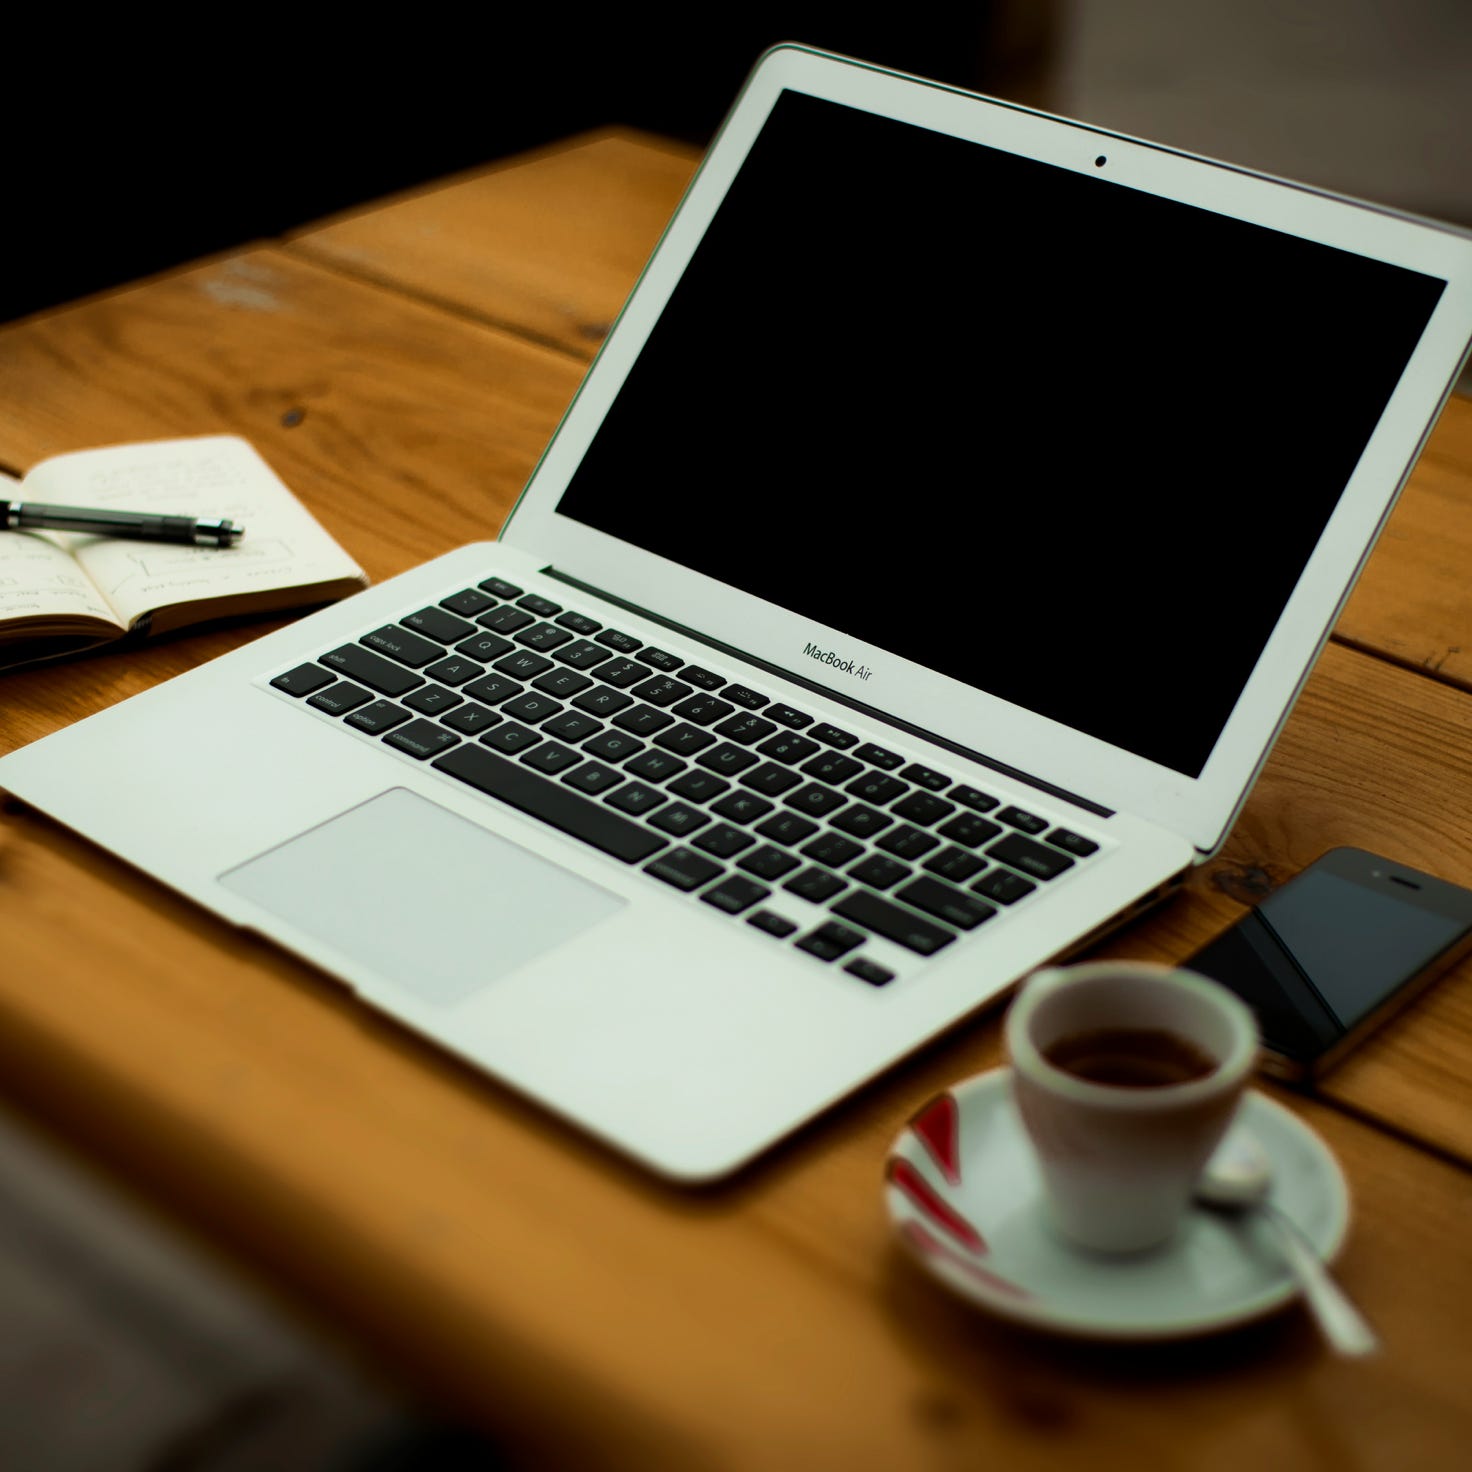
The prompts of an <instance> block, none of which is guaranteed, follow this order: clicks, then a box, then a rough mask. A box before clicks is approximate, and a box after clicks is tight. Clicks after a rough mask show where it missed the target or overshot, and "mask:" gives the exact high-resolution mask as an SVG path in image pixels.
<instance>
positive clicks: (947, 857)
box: [921, 845, 986, 884]
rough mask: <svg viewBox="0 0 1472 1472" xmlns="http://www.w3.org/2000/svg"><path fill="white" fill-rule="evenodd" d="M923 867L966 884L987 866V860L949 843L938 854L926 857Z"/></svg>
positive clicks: (955, 881)
mask: <svg viewBox="0 0 1472 1472" xmlns="http://www.w3.org/2000/svg"><path fill="white" fill-rule="evenodd" d="M921 867H922V868H923V869H925V870H926V871H927V872H929V873H931V874H939V875H940V877H941V878H942V879H950V880H952V881H953V882H954V883H956V884H964V883H965V882H966V880H968V879H972V878H974V877H975V876H976V875H977V874H980V873H981V871H982V870H983V869H985V868H986V861H985V860H984V859H978V858H977V857H976V855H975V854H973V853H968V852H967V851H966V850H965V849H964V848H956V847H955V846H954V845H947V846H946V847H945V848H943V849H942V850H941V851H940V852H939V853H938V854H932V855H931V856H930V857H929V858H928V859H926V861H925V862H924V864H922V865H921Z"/></svg>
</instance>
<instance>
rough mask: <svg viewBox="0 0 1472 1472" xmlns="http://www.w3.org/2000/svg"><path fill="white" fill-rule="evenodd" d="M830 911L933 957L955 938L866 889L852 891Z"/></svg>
mask: <svg viewBox="0 0 1472 1472" xmlns="http://www.w3.org/2000/svg"><path fill="white" fill-rule="evenodd" d="M833 913H834V914H835V915H841V916H842V917H843V918H844V919H845V920H852V921H853V922H854V924H855V925H862V926H863V927H864V928H865V929H866V930H872V931H873V932H874V933H875V934H876V935H882V936H883V937H884V938H885V939H886V940H892V941H893V942H894V943H895V944H896V945H901V946H904V947H905V948H906V949H907V950H911V951H916V952H918V953H919V954H920V955H922V956H933V955H934V954H935V953H936V952H937V951H938V950H940V948H941V947H942V946H948V945H950V943H951V942H952V941H953V940H955V938H956V937H955V934H954V933H953V932H952V931H949V930H944V929H942V928H941V927H940V926H939V925H932V924H931V923H930V921H929V920H922V919H921V918H920V916H919V915H916V914H915V913H913V912H912V911H910V910H906V909H902V908H901V907H900V906H899V905H892V904H890V902H889V901H888V900H882V899H880V898H879V896H878V895H877V894H870V893H868V891H867V890H855V891H854V893H853V894H851V895H849V896H848V897H847V898H846V899H841V900H839V902H838V903H837V904H836V905H834V906H833Z"/></svg>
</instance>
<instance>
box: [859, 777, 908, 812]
mask: <svg viewBox="0 0 1472 1472" xmlns="http://www.w3.org/2000/svg"><path fill="white" fill-rule="evenodd" d="M843 790H844V791H845V792H848V793H852V794H853V796H854V797H857V798H860V799H862V800H863V801H864V802H869V803H873V804H874V805H875V806H876V807H881V808H882V807H883V806H884V805H885V804H886V803H891V802H894V801H896V800H897V799H899V798H901V797H903V796H904V795H905V794H906V793H907V792H908V791H909V790H910V787H909V784H908V783H906V782H901V781H900V779H899V778H898V777H886V776H885V775H884V773H883V772H860V773H859V775H858V776H857V777H855V778H854V780H853V781H852V782H850V783H849V784H848V786H847V787H845V788H844V789H843Z"/></svg>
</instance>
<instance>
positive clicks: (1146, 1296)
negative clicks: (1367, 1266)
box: [885, 1068, 1349, 1340]
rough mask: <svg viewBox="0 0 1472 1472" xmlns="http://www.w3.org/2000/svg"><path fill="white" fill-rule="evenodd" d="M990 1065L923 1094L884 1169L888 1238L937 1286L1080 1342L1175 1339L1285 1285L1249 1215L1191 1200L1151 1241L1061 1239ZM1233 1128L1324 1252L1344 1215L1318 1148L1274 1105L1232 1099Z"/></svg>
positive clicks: (1333, 1246)
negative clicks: (933, 1094)
mask: <svg viewBox="0 0 1472 1472" xmlns="http://www.w3.org/2000/svg"><path fill="white" fill-rule="evenodd" d="M1009 1072H1010V1070H1008V1069H1006V1068H996V1069H993V1070H991V1071H990V1072H988V1073H983V1074H979V1075H978V1076H977V1077H975V1078H972V1079H967V1080H966V1081H965V1082H964V1083H961V1084H958V1085H957V1086H956V1087H955V1088H954V1089H952V1090H950V1091H948V1092H947V1093H944V1094H941V1095H939V1096H938V1097H937V1098H935V1099H932V1100H931V1101H930V1103H929V1104H927V1105H926V1106H925V1108H924V1109H922V1110H921V1111H920V1113H919V1114H917V1115H916V1116H915V1118H914V1119H912V1120H911V1121H910V1123H909V1125H908V1126H907V1127H906V1128H905V1129H904V1130H903V1131H902V1132H901V1134H900V1136H899V1138H898V1139H897V1140H896V1141H895V1142H894V1145H893V1146H892V1147H891V1149H890V1153H889V1158H888V1162H887V1165H886V1169H885V1200H886V1204H887V1205H888V1208H889V1215H890V1220H891V1222H892V1224H893V1226H894V1229H895V1232H896V1234H897V1236H898V1237H899V1240H900V1242H901V1243H902V1244H903V1245H904V1247H905V1248H906V1249H907V1250H908V1252H909V1253H910V1255H911V1256H912V1257H913V1258H914V1259H915V1260H916V1261H917V1262H919V1264H920V1265H921V1266H922V1267H923V1268H924V1269H925V1270H926V1271H927V1272H929V1273H930V1274H931V1275H932V1276H933V1277H935V1278H937V1279H939V1280H940V1281H941V1282H942V1283H944V1284H945V1285H946V1287H948V1288H950V1289H952V1290H954V1291H955V1292H956V1293H959V1294H960V1295H961V1296H962V1297H963V1298H966V1299H969V1300H970V1301H971V1302H973V1303H975V1304H978V1305H979V1306H981V1307H982V1308H985V1309H987V1310H989V1311H990V1312H992V1313H995V1314H999V1315H1001V1316H1002V1317H1004V1318H1008V1319H1012V1320H1015V1321H1017V1322H1019V1323H1024V1324H1029V1325H1032V1326H1033V1327H1035V1328H1039V1329H1047V1330H1052V1331H1055V1332H1057V1333H1061V1334H1069V1335H1074V1336H1079V1337H1083V1338H1090V1339H1132V1340H1148V1339H1176V1338H1184V1337H1187V1336H1190V1335H1197V1334H1207V1333H1212V1332H1214V1331H1216V1330H1219V1329H1226V1328H1230V1327H1231V1326H1233V1325H1236V1324H1243V1323H1246V1322H1247V1321H1248V1320H1250V1319H1256V1318H1260V1317H1261V1316H1262V1315H1264V1314H1268V1313H1271V1312H1273V1311H1274V1310H1275V1309H1278V1308H1281V1307H1282V1306H1283V1305H1284V1304H1286V1303H1289V1302H1290V1301H1292V1300H1293V1299H1294V1298H1295V1297H1296V1296H1297V1294H1298V1285H1297V1283H1296V1282H1295V1280H1294V1279H1293V1277H1292V1275H1291V1274H1290V1273H1289V1272H1288V1270H1287V1268H1286V1267H1285V1266H1284V1261H1283V1256H1282V1252H1281V1249H1279V1248H1278V1247H1277V1245H1276V1241H1275V1234H1274V1232H1273V1230H1272V1229H1271V1228H1270V1227H1269V1226H1268V1225H1267V1224H1266V1223H1265V1222H1264V1221H1262V1220H1261V1218H1260V1217H1259V1216H1256V1215H1253V1214H1248V1215H1247V1216H1243V1217H1230V1216H1224V1215H1221V1214H1219V1213H1216V1212H1211V1211H1207V1210H1205V1209H1204V1208H1194V1209H1192V1211H1191V1212H1190V1213H1189V1215H1188V1216H1187V1218H1186V1220H1185V1221H1184V1222H1183V1223H1182V1225H1181V1228H1180V1230H1179V1231H1178V1232H1177V1233H1176V1236H1175V1237H1174V1238H1173V1239H1172V1241H1171V1242H1169V1243H1168V1244H1167V1245H1166V1246H1164V1247H1161V1248H1157V1249H1155V1250H1153V1251H1151V1252H1147V1253H1140V1254H1132V1255H1129V1256H1122V1257H1114V1256H1108V1255H1103V1254H1095V1253H1090V1252H1085V1251H1083V1250H1081V1249H1078V1248H1075V1247H1070V1246H1068V1245H1067V1244H1066V1243H1065V1242H1064V1241H1063V1240H1062V1239H1061V1238H1060V1237H1058V1236H1057V1235H1056V1233H1055V1232H1054V1231H1053V1228H1052V1227H1051V1226H1050V1224H1049V1223H1048V1221H1047V1220H1046V1217H1045V1215H1044V1207H1043V1203H1042V1200H1041V1194H1040V1191H1041V1188H1040V1183H1039V1179H1038V1172H1037V1166H1036V1164H1035V1162H1034V1159H1033V1155H1032V1149H1031V1146H1030V1145H1029V1144H1028V1141H1027V1137H1026V1136H1025V1135H1024V1134H1023V1131H1022V1126H1021V1124H1020V1122H1019V1120H1018V1117H1017V1112H1016V1109H1015V1107H1014V1106H1013V1103H1012V1090H1011V1083H1010V1079H1009ZM1233 1128H1234V1129H1236V1128H1247V1129H1250V1130H1251V1131H1252V1133H1253V1134H1254V1135H1256V1136H1257V1138H1258V1140H1259V1141H1260V1143H1261V1144H1262V1146H1263V1148H1264V1149H1265V1150H1266V1151H1267V1153H1268V1156H1269V1157H1270V1159H1271V1160H1272V1163H1273V1172H1274V1176H1273V1190H1272V1196H1271V1200H1272V1202H1273V1204H1274V1205H1275V1206H1276V1207H1278V1208H1279V1210H1281V1211H1283V1212H1285V1213H1286V1214H1287V1215H1288V1216H1289V1217H1290V1218H1291V1219H1292V1220H1293V1221H1294V1222H1296V1223H1297V1224H1298V1226H1299V1227H1300V1228H1301V1229H1302V1231H1303V1233H1304V1234H1305V1236H1306V1237H1307V1238H1308V1240H1309V1241H1310V1242H1311V1243H1312V1244H1313V1246H1314V1247H1315V1249H1316V1250H1317V1251H1318V1253H1319V1254H1320V1256H1322V1257H1323V1258H1324V1259H1325V1260H1326V1261H1329V1260H1332V1258H1333V1257H1334V1255H1335V1254H1336V1253H1337V1252H1338V1251H1339V1248H1340V1246H1341V1244H1342V1243H1343V1241H1344V1236H1345V1232H1346V1230H1347V1228H1348V1225H1349V1191H1348V1188H1347V1186H1346V1185H1345V1180H1344V1175H1343V1173H1342V1172H1341V1171H1340V1169H1339V1165H1338V1163H1337V1162H1336V1161H1335V1159H1334V1156H1333V1155H1332V1154H1331V1153H1330V1151H1329V1148H1328V1146H1326V1145H1325V1144H1324V1142H1323V1141H1322V1140H1321V1139H1320V1138H1319V1137H1318V1135H1316V1134H1315V1133H1314V1132H1313V1131H1312V1130H1311V1129H1309V1128H1308V1126H1307V1125H1305V1124H1303V1123H1302V1122H1301V1121H1300V1120H1299V1119H1298V1118H1297V1117H1296V1116H1295V1115H1293V1114H1290V1113H1289V1112H1288V1110H1286V1109H1284V1108H1283V1107H1282V1106H1281V1105H1279V1104H1275V1103H1274V1102H1273V1101H1272V1100H1271V1099H1268V1098H1266V1097H1265V1096H1264V1095H1262V1094H1259V1093H1253V1092H1249V1093H1248V1094H1247V1095H1245V1096H1244V1098H1243V1101H1242V1107H1241V1109H1240V1111H1239V1113H1238V1115H1237V1121H1236V1123H1235V1124H1234V1125H1233Z"/></svg>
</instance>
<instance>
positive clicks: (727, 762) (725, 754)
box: [695, 741, 756, 777]
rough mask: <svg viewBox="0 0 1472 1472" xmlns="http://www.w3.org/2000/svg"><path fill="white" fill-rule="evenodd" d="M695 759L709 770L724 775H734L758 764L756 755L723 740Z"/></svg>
mask: <svg viewBox="0 0 1472 1472" xmlns="http://www.w3.org/2000/svg"><path fill="white" fill-rule="evenodd" d="M695 760H696V761H697V762H698V763H699V764H700V765H701V766H702V767H704V768H705V769H706V770H707V771H709V772H718V773H719V774H720V775H721V776H723V777H734V776H735V775H736V774H737V773H738V772H744V771H745V770H746V769H747V768H748V767H754V766H755V765H756V757H755V756H754V755H753V754H752V753H751V752H749V751H745V750H743V749H742V748H741V747H739V746H732V745H731V743H730V742H729V741H723V742H721V744H720V745H719V746H713V747H711V749H710V750H709V751H703V752H701V754H700V755H699V756H698V757H696V758H695Z"/></svg>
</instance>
